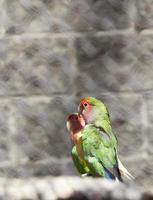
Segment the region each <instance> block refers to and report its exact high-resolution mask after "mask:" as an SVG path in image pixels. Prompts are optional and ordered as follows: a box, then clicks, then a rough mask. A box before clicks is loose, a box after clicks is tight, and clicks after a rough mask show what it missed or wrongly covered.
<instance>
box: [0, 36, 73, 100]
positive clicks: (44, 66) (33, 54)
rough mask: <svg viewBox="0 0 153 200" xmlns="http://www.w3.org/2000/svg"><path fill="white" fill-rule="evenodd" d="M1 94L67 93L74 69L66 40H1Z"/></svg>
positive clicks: (71, 82) (71, 84) (69, 47)
mask: <svg viewBox="0 0 153 200" xmlns="http://www.w3.org/2000/svg"><path fill="white" fill-rule="evenodd" d="M0 46H1V49H0V58H1V61H0V95H1V96H2V95H14V96H15V95H19V96H20V95H28V96H29V95H37V94H41V95H42V94H52V93H56V94H57V93H68V92H71V90H73V79H74V78H75V76H76V69H75V66H74V64H73V57H72V47H71V45H70V44H69V41H68V40H65V39H49V38H39V39H31V38H30V39H29V38H28V39H27V38H26V37H25V38H14V39H0Z"/></svg>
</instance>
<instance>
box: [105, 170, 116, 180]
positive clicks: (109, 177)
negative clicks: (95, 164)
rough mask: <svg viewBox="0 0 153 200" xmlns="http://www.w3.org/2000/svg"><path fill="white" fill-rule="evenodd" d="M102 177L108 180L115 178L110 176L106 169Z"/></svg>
mask: <svg viewBox="0 0 153 200" xmlns="http://www.w3.org/2000/svg"><path fill="white" fill-rule="evenodd" d="M104 173H105V174H104V177H105V178H106V179H108V180H115V176H114V175H112V174H111V173H110V172H109V171H108V170H107V169H105V170H104Z"/></svg>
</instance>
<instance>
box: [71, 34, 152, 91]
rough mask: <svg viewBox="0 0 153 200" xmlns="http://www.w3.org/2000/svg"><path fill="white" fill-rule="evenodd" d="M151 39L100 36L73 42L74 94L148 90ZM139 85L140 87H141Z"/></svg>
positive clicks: (149, 83)
mask: <svg viewBox="0 0 153 200" xmlns="http://www.w3.org/2000/svg"><path fill="white" fill-rule="evenodd" d="M151 41H152V37H150V38H149V37H145V36H137V35H131V36H128V37H127V36H124V35H113V36H101V37H96V38H95V37H86V38H81V39H80V38H79V39H77V40H76V43H75V44H76V49H77V59H78V67H79V70H80V72H81V73H80V75H79V77H78V78H77V79H78V80H79V84H78V92H79V93H81V92H82V93H84V91H86V92H88V93H94V92H95V93H98V92H106V91H111V92H118V91H126V90H127V91H128V90H132V91H133V90H143V89H144V90H145V89H148V88H152V76H153V66H152V51H151V49H152V42H151ZM142 83H143V84H142Z"/></svg>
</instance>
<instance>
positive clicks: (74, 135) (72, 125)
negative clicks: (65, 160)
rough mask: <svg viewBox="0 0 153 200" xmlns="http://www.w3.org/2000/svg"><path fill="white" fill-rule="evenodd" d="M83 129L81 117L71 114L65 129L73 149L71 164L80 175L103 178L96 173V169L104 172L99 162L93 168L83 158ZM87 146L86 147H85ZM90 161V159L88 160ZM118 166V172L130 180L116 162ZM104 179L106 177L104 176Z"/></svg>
mask: <svg viewBox="0 0 153 200" xmlns="http://www.w3.org/2000/svg"><path fill="white" fill-rule="evenodd" d="M84 127H85V121H84V119H83V117H82V115H78V114H77V113H75V114H71V115H70V116H69V117H68V119H67V128H68V130H69V132H70V136H71V140H72V142H73V145H74V146H73V148H72V151H71V155H72V159H73V162H74V164H75V166H76V168H77V170H78V171H79V173H81V174H82V175H92V176H103V177H104V173H103V174H102V173H100V172H99V173H98V169H96V167H98V168H100V169H102V170H104V169H103V168H102V166H101V165H102V164H101V162H100V163H99V164H97V165H96V166H95V169H94V166H93V167H92V165H90V162H88V157H87V156H85V155H86V154H85V149H86V148H85V145H86V144H85V143H84V135H83V134H84ZM87 146H88V145H87ZM101 151H103V149H101ZM89 160H90V159H89ZM118 162H119V163H118V164H119V170H120V171H121V173H122V174H123V175H124V176H126V177H127V178H131V177H132V176H131V175H130V173H129V172H128V171H127V170H126V169H125V168H124V166H123V165H122V163H121V162H120V161H119V160H118ZM105 177H106V176H105ZM106 178H107V177H106Z"/></svg>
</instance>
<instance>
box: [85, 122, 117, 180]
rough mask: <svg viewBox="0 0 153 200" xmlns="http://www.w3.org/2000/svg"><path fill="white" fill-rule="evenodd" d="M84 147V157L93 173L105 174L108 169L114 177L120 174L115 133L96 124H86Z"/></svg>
mask: <svg viewBox="0 0 153 200" xmlns="http://www.w3.org/2000/svg"><path fill="white" fill-rule="evenodd" d="M82 148H83V152H84V159H85V160H86V162H87V163H88V165H89V167H90V170H91V171H92V174H93V175H95V174H98V175H101V176H105V175H104V172H105V170H108V171H109V172H110V173H111V174H112V175H113V176H114V177H118V176H119V170H118V163H117V158H116V139H115V136H114V135H113V134H107V133H106V132H105V131H104V130H103V129H100V128H97V127H95V126H94V125H86V127H85V128H84V130H83V136H82Z"/></svg>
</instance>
